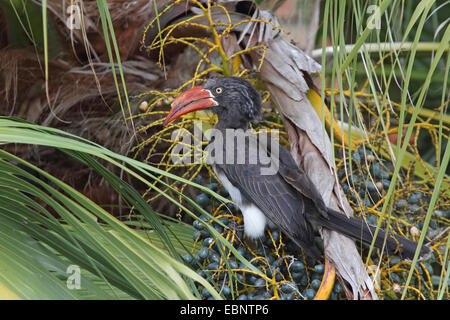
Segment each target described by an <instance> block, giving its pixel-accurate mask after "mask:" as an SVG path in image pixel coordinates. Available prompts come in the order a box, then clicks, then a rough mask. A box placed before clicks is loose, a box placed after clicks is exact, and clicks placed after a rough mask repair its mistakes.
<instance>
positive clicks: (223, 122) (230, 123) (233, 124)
mask: <svg viewBox="0 0 450 320" xmlns="http://www.w3.org/2000/svg"><path fill="white" fill-rule="evenodd" d="M214 128H215V129H218V130H225V129H243V130H247V129H248V121H245V120H242V119H233V118H228V119H227V118H219V121H218V122H217V124H216V125H215V127H214Z"/></svg>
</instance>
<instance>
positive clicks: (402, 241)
mask: <svg viewBox="0 0 450 320" xmlns="http://www.w3.org/2000/svg"><path fill="white" fill-rule="evenodd" d="M327 213H328V218H325V217H323V216H321V225H322V226H323V227H325V228H327V229H331V230H335V231H338V232H340V233H343V234H345V235H346V236H348V237H350V238H353V239H355V240H356V241H362V242H364V243H366V244H369V245H370V244H371V243H372V240H373V236H374V234H375V230H376V227H375V226H371V225H368V224H367V223H366V222H365V221H363V220H359V219H354V218H348V217H347V216H346V215H344V214H342V213H340V212H337V211H335V210H332V209H328V212H327ZM385 238H386V242H385ZM374 246H375V247H376V248H379V249H381V248H384V250H385V252H386V253H387V254H389V255H392V254H397V255H399V256H400V257H401V258H404V259H411V260H412V259H413V257H414V254H415V252H416V249H417V243H416V242H414V241H411V240H409V239H406V238H404V237H401V236H397V235H394V234H392V233H388V234H387V237H386V232H385V231H384V230H382V229H381V228H380V229H379V231H378V234H377V238H376V239H375V243H374ZM430 254H431V250H430V248H428V247H427V246H422V248H421V251H420V255H419V257H420V258H421V259H427V258H428V257H429V256H430Z"/></svg>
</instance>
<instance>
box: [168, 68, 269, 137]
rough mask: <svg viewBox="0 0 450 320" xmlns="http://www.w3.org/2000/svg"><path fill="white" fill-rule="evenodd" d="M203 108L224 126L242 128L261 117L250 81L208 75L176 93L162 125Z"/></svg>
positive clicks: (257, 94) (259, 102)
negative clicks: (203, 80)
mask: <svg viewBox="0 0 450 320" xmlns="http://www.w3.org/2000/svg"><path fill="white" fill-rule="evenodd" d="M202 109H207V110H210V111H212V112H214V113H216V114H217V116H218V118H219V123H222V124H223V125H225V127H230V128H232V127H235V128H241V127H246V126H247V124H248V122H249V121H258V120H259V119H260V118H261V113H262V111H261V96H260V94H259V92H258V91H257V90H256V89H255V88H254V87H253V86H252V84H251V83H250V82H249V81H247V80H246V79H243V78H238V77H220V78H209V79H208V80H207V81H206V82H205V83H203V85H201V86H196V87H194V88H192V89H189V90H187V91H185V92H183V93H182V94H181V95H179V96H178V97H177V98H176V99H175V100H174V101H173V102H172V109H171V110H170V112H169V114H168V115H167V118H166V120H165V121H164V125H167V124H168V123H169V122H171V121H173V120H175V119H176V118H178V117H180V116H182V115H183V114H186V113H190V112H194V111H197V110H202Z"/></svg>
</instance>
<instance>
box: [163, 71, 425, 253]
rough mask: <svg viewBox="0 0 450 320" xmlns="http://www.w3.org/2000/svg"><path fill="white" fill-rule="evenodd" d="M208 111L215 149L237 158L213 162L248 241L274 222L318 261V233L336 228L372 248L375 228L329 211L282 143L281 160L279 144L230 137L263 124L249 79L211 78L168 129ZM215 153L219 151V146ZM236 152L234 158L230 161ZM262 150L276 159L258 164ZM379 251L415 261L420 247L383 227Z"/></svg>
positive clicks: (177, 104) (176, 105) (187, 96)
mask: <svg viewBox="0 0 450 320" xmlns="http://www.w3.org/2000/svg"><path fill="white" fill-rule="evenodd" d="M206 108H208V109H209V110H211V111H212V112H214V113H216V114H217V117H218V122H217V124H216V126H215V127H214V128H215V129H216V132H218V133H221V135H222V137H221V139H218V140H217V139H216V138H217V135H214V137H213V139H211V142H210V145H211V143H217V142H218V141H219V144H220V145H219V148H223V149H222V150H219V151H221V152H223V153H224V158H227V159H228V160H230V159H231V161H217V159H220V158H219V157H213V158H214V159H213V160H212V163H211V164H212V167H213V170H214V172H215V174H216V176H217V177H218V179H219V180H220V181H221V183H222V184H223V186H224V187H225V189H227V191H228V193H229V194H230V196H231V198H232V200H233V202H234V203H235V204H236V205H237V206H238V207H239V209H240V210H241V212H242V214H243V217H244V231H245V234H246V235H247V237H249V238H251V239H255V238H258V237H261V236H262V235H263V234H264V230H265V226H266V224H267V223H269V224H273V225H275V226H277V227H279V228H280V229H281V230H282V231H283V233H285V234H286V235H287V236H288V237H289V238H290V239H291V240H292V241H293V242H294V243H295V244H296V245H298V246H299V247H301V248H302V249H303V250H304V251H305V253H306V254H308V255H309V256H311V257H313V258H317V257H319V256H320V252H319V250H318V248H317V247H316V245H315V242H314V234H315V232H317V230H318V228H319V227H323V228H327V229H330V230H335V231H337V232H340V233H342V234H344V235H346V236H348V237H350V238H353V239H355V240H357V241H362V242H364V243H366V244H370V243H371V242H372V239H373V235H374V233H375V227H374V226H370V225H367V224H366V223H365V222H364V221H362V220H359V219H355V218H349V217H347V216H346V215H344V214H342V213H340V212H337V211H335V210H333V209H330V208H328V207H327V206H326V205H325V203H324V201H323V199H322V196H321V194H320V193H319V191H318V190H317V189H316V187H315V186H314V184H313V183H312V181H311V180H310V178H309V177H308V176H307V175H306V173H305V172H304V171H303V170H302V169H300V168H299V167H298V166H297V165H296V163H295V161H294V159H293V158H292V156H291V154H290V153H289V152H288V151H287V150H286V149H285V148H283V147H282V146H281V145H279V144H277V145H276V146H275V147H276V149H277V150H278V152H277V153H278V154H277V158H278V159H275V158H274V157H273V154H271V153H273V150H275V148H274V143H277V142H276V141H274V140H271V141H270V142H271V143H270V145H269V143H261V142H259V141H258V139H255V138H254V136H251V135H248V136H245V141H244V143H243V144H241V145H237V144H236V143H235V142H236V135H230V134H227V130H228V131H229V130H232V131H237V130H247V129H248V124H249V122H250V121H258V120H259V119H260V117H261V114H262V109H261V108H262V106H261V96H260V95H259V92H258V91H257V90H256V89H255V88H254V87H253V86H252V84H251V83H250V82H249V81H247V80H246V79H243V78H238V77H214V78H209V79H208V80H206V82H204V84H203V85H201V86H196V87H193V88H192V89H189V90H187V91H185V92H183V93H182V94H181V95H180V96H178V97H177V98H176V99H175V100H174V101H173V103H172V109H171V111H170V112H169V114H168V115H167V117H166V119H165V121H164V125H167V124H168V123H169V122H171V121H173V120H174V119H176V118H178V117H180V116H181V115H183V114H186V113H189V112H193V111H196V110H201V109H206ZM261 148H262V150H261ZM211 150H213V151H214V152H218V150H217V145H216V146H215V148H211ZM230 152H232V153H233V155H231V157H228V155H229V153H230ZM256 152H263V153H265V154H263V155H265V156H267V157H266V159H270V161H269V162H270V163H268V162H267V161H265V163H264V164H263V163H261V161H256V162H255V161H252V159H251V156H252V155H253V154H254V153H256ZM227 153H228V154H227ZM237 157H241V161H236V160H237ZM258 160H260V159H258ZM273 162H277V163H273ZM271 165H274V167H276V168H277V170H272V171H271V172H270V173H268V172H269V171H270V170H267V171H266V172H265V174H261V172H262V169H263V168H265V167H266V168H267V166H271ZM385 237H386V240H385ZM375 247H377V248H383V247H384V250H385V252H387V253H388V254H394V253H395V254H398V255H399V256H401V257H402V258H407V259H412V258H413V257H414V253H415V250H416V247H417V244H416V243H415V242H414V241H411V240H408V239H406V238H404V237H401V236H397V235H393V234H390V233H388V234H387V235H386V232H385V231H383V230H381V229H380V230H379V232H378V234H377V238H376V240H375ZM430 252H431V250H430V249H429V248H428V247H426V246H423V247H422V249H421V252H420V257H424V256H428V254H429V253H430Z"/></svg>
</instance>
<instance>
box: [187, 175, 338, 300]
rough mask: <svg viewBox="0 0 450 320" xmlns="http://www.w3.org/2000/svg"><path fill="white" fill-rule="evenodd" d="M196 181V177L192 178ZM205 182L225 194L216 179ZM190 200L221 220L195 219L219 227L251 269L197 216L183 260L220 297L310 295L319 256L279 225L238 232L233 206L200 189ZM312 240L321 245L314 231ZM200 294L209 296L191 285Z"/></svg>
mask: <svg viewBox="0 0 450 320" xmlns="http://www.w3.org/2000/svg"><path fill="white" fill-rule="evenodd" d="M194 181H195V182H197V183H201V182H202V180H201V178H199V177H198V176H197V178H196V179H195V180H194ZM205 186H206V187H208V188H210V189H212V190H214V191H216V192H218V193H219V194H221V195H223V196H227V193H226V191H225V190H224V189H219V188H218V186H219V184H218V183H217V182H213V183H209V184H205ZM196 201H197V203H198V204H200V205H201V206H202V207H204V208H205V209H207V210H209V211H210V212H213V213H215V214H214V216H215V218H217V220H218V221H220V222H221V224H222V225H223V226H225V227H223V226H222V225H220V224H219V223H217V222H215V221H214V220H212V219H209V218H207V217H205V216H201V217H200V219H201V220H203V222H205V223H206V224H208V225H210V226H211V227H213V228H214V229H215V230H216V231H217V232H219V233H220V234H221V235H222V236H223V237H224V238H225V239H226V240H227V241H228V242H229V243H230V244H231V245H232V246H233V248H234V249H236V251H237V252H238V253H239V254H240V255H241V256H242V257H243V258H245V259H246V260H247V261H248V262H249V263H250V264H251V265H252V267H254V269H252V268H249V266H248V265H246V264H244V263H243V262H242V261H240V260H239V259H238V258H237V257H236V256H235V255H234V254H233V252H232V251H231V250H230V249H229V248H228V247H227V246H225V245H223V244H222V243H221V242H220V241H219V240H217V239H215V237H213V236H212V235H211V233H210V232H209V231H208V230H207V228H206V227H205V225H204V224H203V223H201V222H200V221H197V220H196V221H194V223H193V226H194V228H195V231H194V233H193V239H194V241H195V245H194V248H193V253H192V254H186V255H185V256H184V257H183V259H184V260H185V262H186V263H188V264H189V265H190V266H191V267H192V268H194V269H195V270H197V272H198V274H200V275H201V276H202V277H203V278H205V279H207V280H208V281H209V282H210V283H211V284H212V285H213V286H214V287H215V288H216V290H217V291H218V292H219V293H220V294H221V295H222V296H223V297H224V298H225V299H238V300H265V299H282V300H293V299H313V298H314V297H315V296H316V292H317V289H318V288H319V286H320V284H321V281H322V277H323V273H324V265H323V264H322V263H321V262H320V261H309V260H307V258H306V257H305V256H304V255H303V253H302V251H301V250H300V249H298V248H297V247H296V246H295V245H294V243H293V242H291V241H290V240H289V239H288V238H287V237H286V236H284V235H283V234H282V233H281V232H280V230H279V229H275V228H267V229H266V232H265V235H264V237H262V238H260V239H258V240H255V241H252V240H247V239H246V238H245V236H244V233H243V230H242V229H243V225H242V218H241V215H240V213H239V211H238V210H237V208H236V207H235V206H234V205H233V204H232V203H228V204H226V205H222V207H221V208H219V209H217V208H216V204H215V203H214V202H215V201H214V199H212V198H210V197H209V196H208V195H206V194H204V193H202V194H200V195H199V196H197V198H196ZM316 240H317V245H318V246H322V240H321V238H320V236H317V238H316ZM197 290H198V291H199V293H200V294H201V296H202V297H203V298H204V299H212V296H211V295H210V293H209V291H208V290H206V289H204V288H202V287H201V286H199V287H198V288H197ZM342 291H343V290H342V287H341V286H340V285H339V283H337V282H336V283H335V286H334V289H333V291H332V293H331V295H330V299H338V298H342V297H343V292H342Z"/></svg>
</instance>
